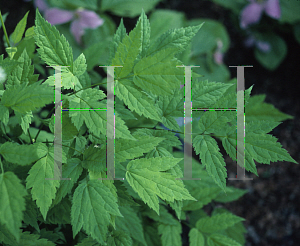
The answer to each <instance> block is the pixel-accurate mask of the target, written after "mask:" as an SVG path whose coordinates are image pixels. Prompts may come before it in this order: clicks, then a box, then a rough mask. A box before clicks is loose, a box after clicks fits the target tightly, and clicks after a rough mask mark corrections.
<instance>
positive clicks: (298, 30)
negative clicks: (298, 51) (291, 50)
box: [294, 23, 300, 44]
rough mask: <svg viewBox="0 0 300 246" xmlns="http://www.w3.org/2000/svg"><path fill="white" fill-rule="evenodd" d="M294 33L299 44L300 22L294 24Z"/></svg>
mask: <svg viewBox="0 0 300 246" xmlns="http://www.w3.org/2000/svg"><path fill="white" fill-rule="evenodd" d="M294 35H295V39H296V40H297V42H298V44H300V23H298V24H295V25H294Z"/></svg>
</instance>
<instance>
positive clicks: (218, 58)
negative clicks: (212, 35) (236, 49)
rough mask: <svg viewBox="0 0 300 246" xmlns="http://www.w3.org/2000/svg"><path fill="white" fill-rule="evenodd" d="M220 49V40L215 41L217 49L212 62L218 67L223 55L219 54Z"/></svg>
mask: <svg viewBox="0 0 300 246" xmlns="http://www.w3.org/2000/svg"><path fill="white" fill-rule="evenodd" d="M222 48H223V43H222V41H221V40H218V41H217V49H216V51H215V53H214V60H215V63H217V64H218V65H221V64H223V53H222V52H221V50H222Z"/></svg>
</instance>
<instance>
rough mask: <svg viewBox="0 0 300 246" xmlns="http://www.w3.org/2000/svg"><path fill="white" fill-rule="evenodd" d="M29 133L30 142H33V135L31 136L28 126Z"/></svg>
mask: <svg viewBox="0 0 300 246" xmlns="http://www.w3.org/2000/svg"><path fill="white" fill-rule="evenodd" d="M28 135H29V138H30V143H31V144H33V142H32V137H31V135H30V131H29V128H28Z"/></svg>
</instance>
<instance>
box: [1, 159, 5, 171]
mask: <svg viewBox="0 0 300 246" xmlns="http://www.w3.org/2000/svg"><path fill="white" fill-rule="evenodd" d="M0 165H1V171H2V174H4V169H3V164H2V161H1V159H0Z"/></svg>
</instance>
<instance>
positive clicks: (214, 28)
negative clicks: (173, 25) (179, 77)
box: [187, 19, 230, 56]
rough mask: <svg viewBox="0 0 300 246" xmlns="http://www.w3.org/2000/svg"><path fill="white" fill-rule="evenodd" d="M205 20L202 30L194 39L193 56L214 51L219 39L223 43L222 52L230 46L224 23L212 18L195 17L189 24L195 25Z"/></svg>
mask: <svg viewBox="0 0 300 246" xmlns="http://www.w3.org/2000/svg"><path fill="white" fill-rule="evenodd" d="M203 22H204V25H203V27H202V28H201V31H200V32H198V33H197V34H196V35H195V38H193V40H192V56H198V55H200V54H205V53H209V52H214V51H215V49H216V48H217V43H218V41H221V42H222V44H223V47H222V49H221V52H225V51H226V50H227V49H228V48H229V45H230V38H229V35H228V33H227V30H226V28H225V26H224V25H223V24H222V23H220V22H218V21H216V20H211V19H193V20H190V21H188V23H187V25H190V26H194V25H199V24H202V23H203Z"/></svg>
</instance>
